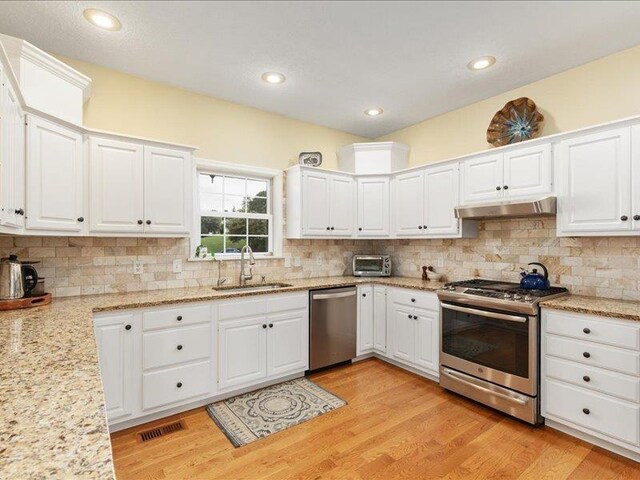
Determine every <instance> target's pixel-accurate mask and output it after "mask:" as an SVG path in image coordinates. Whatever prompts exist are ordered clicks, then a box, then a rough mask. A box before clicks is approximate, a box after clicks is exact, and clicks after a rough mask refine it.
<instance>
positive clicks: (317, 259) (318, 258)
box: [316, 255, 322, 266]
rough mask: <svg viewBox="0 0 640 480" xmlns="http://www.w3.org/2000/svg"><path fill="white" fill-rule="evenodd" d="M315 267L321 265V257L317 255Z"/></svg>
mask: <svg viewBox="0 0 640 480" xmlns="http://www.w3.org/2000/svg"><path fill="white" fill-rule="evenodd" d="M316 265H318V266H320V265H322V255H318V256H317V257H316Z"/></svg>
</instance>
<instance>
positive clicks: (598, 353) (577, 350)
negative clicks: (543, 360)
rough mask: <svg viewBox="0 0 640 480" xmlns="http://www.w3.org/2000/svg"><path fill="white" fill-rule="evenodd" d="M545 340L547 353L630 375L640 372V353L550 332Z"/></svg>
mask: <svg viewBox="0 0 640 480" xmlns="http://www.w3.org/2000/svg"><path fill="white" fill-rule="evenodd" d="M545 342H546V347H547V349H546V353H547V355H552V356H554V357H560V358H566V359H567V360H573V361H574V362H579V363H583V364H586V365H591V366H594V367H600V368H605V369H607V370H614V371H617V372H622V373H628V374H629V375H636V376H637V375H639V374H640V354H639V353H636V352H631V351H629V350H622V349H619V348H613V347H607V346H604V345H598V344H597V343H590V342H581V341H579V340H572V339H570V338H564V337H556V336H555V335H550V334H546V335H545Z"/></svg>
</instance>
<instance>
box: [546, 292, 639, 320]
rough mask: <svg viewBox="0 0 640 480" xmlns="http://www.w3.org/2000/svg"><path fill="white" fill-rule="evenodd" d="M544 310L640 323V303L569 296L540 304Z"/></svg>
mask: <svg viewBox="0 0 640 480" xmlns="http://www.w3.org/2000/svg"><path fill="white" fill-rule="evenodd" d="M540 306H541V307H542V308H553V309H555V310H566V311H568V312H578V313H588V314H591V315H601V316H603V317H614V318H623V319H626V320H633V321H636V322H640V302H636V301H633V300H613V299H610V298H598V297H583V296H581V295H569V296H566V297H560V298H554V299H551V300H546V301H543V302H540Z"/></svg>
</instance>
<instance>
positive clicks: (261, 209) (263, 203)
mask: <svg viewBox="0 0 640 480" xmlns="http://www.w3.org/2000/svg"><path fill="white" fill-rule="evenodd" d="M247 212H249V213H267V199H266V198H260V197H253V198H250V199H248V201H247Z"/></svg>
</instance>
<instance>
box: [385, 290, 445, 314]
mask: <svg viewBox="0 0 640 480" xmlns="http://www.w3.org/2000/svg"><path fill="white" fill-rule="evenodd" d="M391 298H392V299H393V301H394V302H395V303H398V304H400V305H407V306H409V307H419V308H424V309H427V310H435V311H437V310H438V309H439V308H440V302H439V301H438V296H437V295H436V294H435V293H431V292H420V291H417V290H409V289H404V288H394V289H392V290H391Z"/></svg>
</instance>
